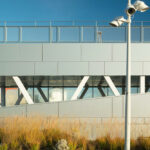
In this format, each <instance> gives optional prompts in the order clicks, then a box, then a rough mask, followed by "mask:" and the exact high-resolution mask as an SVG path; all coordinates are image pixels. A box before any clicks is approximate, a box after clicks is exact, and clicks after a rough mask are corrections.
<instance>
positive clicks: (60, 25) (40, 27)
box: [0, 21, 150, 43]
mask: <svg viewBox="0 0 150 150" xmlns="http://www.w3.org/2000/svg"><path fill="white" fill-rule="evenodd" d="M126 31H127V29H126V26H122V27H117V28H115V27H111V26H109V23H108V21H7V22H6V21H0V43H114V42H115V43H125V42H126V36H127V32H126ZM132 42H150V21H142V22H141V21H134V22H133V23H132Z"/></svg>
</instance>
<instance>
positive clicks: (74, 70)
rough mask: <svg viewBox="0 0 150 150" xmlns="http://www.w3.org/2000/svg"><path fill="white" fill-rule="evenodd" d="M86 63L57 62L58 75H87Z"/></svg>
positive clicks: (87, 67)
mask: <svg viewBox="0 0 150 150" xmlns="http://www.w3.org/2000/svg"><path fill="white" fill-rule="evenodd" d="M88 74H89V66H88V62H59V64H58V75H88Z"/></svg>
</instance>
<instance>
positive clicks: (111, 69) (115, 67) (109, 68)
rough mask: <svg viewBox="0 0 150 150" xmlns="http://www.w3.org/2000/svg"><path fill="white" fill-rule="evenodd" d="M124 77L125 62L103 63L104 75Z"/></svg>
mask: <svg viewBox="0 0 150 150" xmlns="http://www.w3.org/2000/svg"><path fill="white" fill-rule="evenodd" d="M117 74H118V75H125V74H126V63H125V62H105V75H117Z"/></svg>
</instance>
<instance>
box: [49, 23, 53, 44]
mask: <svg viewBox="0 0 150 150" xmlns="http://www.w3.org/2000/svg"><path fill="white" fill-rule="evenodd" d="M52 41H53V29H52V22H51V21H50V23H49V42H50V43H52Z"/></svg>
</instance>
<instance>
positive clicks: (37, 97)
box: [34, 87, 48, 103]
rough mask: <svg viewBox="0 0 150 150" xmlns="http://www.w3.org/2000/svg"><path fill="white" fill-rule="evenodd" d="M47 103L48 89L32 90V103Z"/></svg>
mask: <svg viewBox="0 0 150 150" xmlns="http://www.w3.org/2000/svg"><path fill="white" fill-rule="evenodd" d="M47 101H48V88H41V87H38V88H34V102H35V103H42V102H47Z"/></svg>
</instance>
